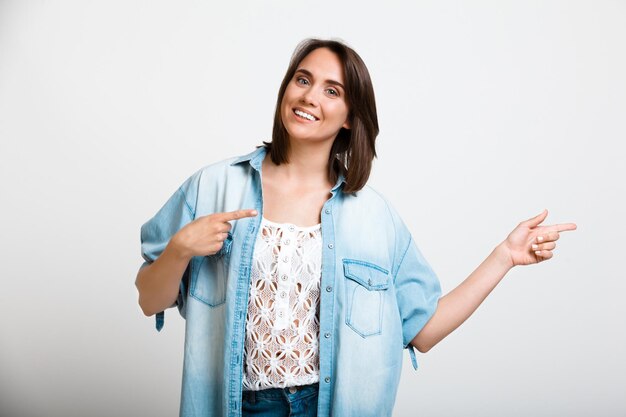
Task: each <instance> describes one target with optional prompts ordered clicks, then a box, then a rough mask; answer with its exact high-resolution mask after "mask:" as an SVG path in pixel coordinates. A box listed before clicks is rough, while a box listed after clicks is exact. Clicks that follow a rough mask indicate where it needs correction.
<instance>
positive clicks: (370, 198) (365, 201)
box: [343, 185, 401, 223]
mask: <svg viewBox="0 0 626 417" xmlns="http://www.w3.org/2000/svg"><path fill="white" fill-rule="evenodd" d="M343 201H344V204H349V205H354V206H356V207H359V208H360V209H362V210H363V209H365V208H367V211H369V212H371V213H372V215H374V216H377V217H378V218H380V216H384V217H385V218H388V219H389V220H390V221H393V222H394V223H397V222H401V219H400V216H399V215H398V212H397V211H396V210H395V208H394V207H393V205H392V204H391V203H390V202H389V200H388V199H387V198H386V197H385V196H384V195H383V194H382V193H380V192H379V191H378V190H376V189H375V188H373V187H371V186H369V185H365V186H364V187H363V188H362V189H361V190H359V191H357V192H355V193H350V194H346V193H343Z"/></svg>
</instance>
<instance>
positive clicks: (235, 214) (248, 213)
mask: <svg viewBox="0 0 626 417" xmlns="http://www.w3.org/2000/svg"><path fill="white" fill-rule="evenodd" d="M257 214H258V212H257V211H256V210H254V209H242V210H235V211H229V212H226V213H222V216H221V218H222V220H223V221H225V222H228V221H230V220H237V219H243V218H244V217H254V216H256V215H257Z"/></svg>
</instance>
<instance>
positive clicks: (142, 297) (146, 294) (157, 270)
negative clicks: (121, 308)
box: [135, 209, 257, 316]
mask: <svg viewBox="0 0 626 417" xmlns="http://www.w3.org/2000/svg"><path fill="white" fill-rule="evenodd" d="M256 215H257V212H256V210H250V209H247V210H237V211H232V212H228V213H215V214H211V215H208V216H202V217H199V218H197V219H196V220H194V221H192V222H191V223H188V224H187V225H186V226H184V227H183V228H182V229H180V230H179V231H178V232H177V233H176V234H175V235H174V236H173V237H172V238H171V239H170V241H169V243H168V244H167V246H166V247H165V249H164V250H163V253H161V254H160V256H159V257H158V258H157V259H156V260H155V261H154V262H153V263H151V264H149V265H147V266H144V267H143V268H141V269H140V270H139V272H138V273H137V279H136V280H135V285H136V287H137V290H138V291H139V305H140V307H141V310H142V311H143V312H144V314H145V315H146V316H151V315H153V314H156V313H158V312H160V311H163V310H165V309H166V308H169V307H171V306H172V305H173V304H174V302H175V301H176V297H177V296H178V287H179V285H180V280H181V279H182V277H183V274H184V272H185V269H186V268H187V265H189V262H190V261H191V258H193V257H194V256H210V255H214V254H215V253H217V252H218V251H219V250H220V249H221V248H222V245H223V244H224V240H225V239H226V237H227V236H228V232H229V231H230V230H231V228H232V226H231V225H230V223H229V221H231V220H237V219H241V218H244V217H254V216H256Z"/></svg>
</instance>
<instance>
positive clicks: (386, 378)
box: [141, 147, 441, 417]
mask: <svg viewBox="0 0 626 417" xmlns="http://www.w3.org/2000/svg"><path fill="white" fill-rule="evenodd" d="M265 153H266V149H265V148H264V147H260V148H257V149H256V150H255V151H254V152H252V153H250V154H248V155H245V156H242V157H239V158H232V159H228V160H225V161H222V162H218V163H215V164H212V165H209V166H207V167H205V168H203V169H201V170H200V171H198V172H196V173H195V174H194V175H192V176H191V177H190V178H189V179H188V180H187V181H185V183H184V184H183V185H182V186H181V187H180V188H179V189H178V190H177V191H176V193H175V194H174V195H173V196H172V197H171V198H170V199H169V200H168V201H167V202H166V203H165V205H164V206H163V207H162V208H161V210H159V212H158V213H157V214H156V215H155V216H154V217H153V218H152V219H151V220H149V221H148V222H147V223H145V224H144V225H143V226H142V228H141V241H142V255H143V257H144V259H145V260H146V263H150V262H153V261H154V260H155V259H156V258H157V257H158V256H159V255H160V254H161V253H162V252H163V250H164V249H165V247H166V245H167V243H168V242H169V240H170V238H171V237H172V236H173V235H174V234H175V233H176V232H177V231H178V230H179V229H180V228H181V227H183V226H184V225H185V224H187V223H189V222H191V221H192V220H194V219H196V218H198V217H200V216H205V215H208V214H212V213H217V212H227V211H233V210H238V209H244V208H245V209H247V208H255V209H257V210H258V212H259V214H258V215H257V216H256V217H249V218H244V219H240V220H236V221H233V222H231V224H232V226H233V227H232V229H231V231H230V232H229V234H228V237H227V239H226V241H225V242H224V245H223V247H222V249H221V250H220V251H219V252H218V253H216V254H215V255H211V256H205V257H194V258H192V260H191V261H190V263H189V266H188V267H187V270H186V271H185V273H184V276H183V279H182V280H181V284H180V292H179V295H178V299H177V301H176V305H177V307H178V309H179V311H180V313H181V315H182V316H183V317H185V319H186V329H185V349H184V352H185V357H184V368H183V382H182V392H181V405H180V415H181V416H184V417H188V416H189V417H190V416H240V415H241V396H242V377H243V376H242V375H243V363H244V357H243V355H244V338H245V325H246V310H247V305H248V290H249V286H250V270H251V264H252V254H253V251H254V244H255V240H256V235H257V232H258V230H259V225H260V222H261V217H262V213H263V198H262V188H261V163H262V161H263V159H264V157H265ZM343 183H344V178H343V177H340V178H339V179H338V181H337V183H336V184H335V186H334V187H333V188H332V190H331V194H332V196H331V197H330V198H329V199H328V200H327V201H326V202H325V203H324V206H323V208H322V211H321V231H322V240H323V242H322V244H323V246H322V275H321V286H320V289H321V291H320V306H319V314H320V316H319V318H320V333H319V375H320V382H319V396H318V415H319V416H330V415H333V416H343V417H348V416H355V417H356V416H359V417H363V416H377V417H379V416H388V415H389V416H390V415H391V413H392V408H393V405H394V402H395V397H396V392H397V388H398V383H399V380H400V372H401V369H402V352H403V349H404V348H408V349H409V353H410V355H411V359H412V361H413V366H414V367H416V362H415V354H414V351H413V347H412V346H411V345H409V342H411V340H412V339H413V338H414V337H415V336H416V335H417V333H418V332H419V331H420V330H421V329H422V327H423V326H424V325H425V324H426V322H427V321H428V320H429V319H430V317H431V316H432V314H433V313H434V311H435V309H436V307H437V301H438V299H439V296H440V293H441V290H440V286H439V281H438V279H437V277H436V275H435V273H434V272H433V270H432V269H431V268H430V266H429V265H428V263H427V262H426V260H425V259H424V258H423V256H422V255H421V253H420V251H419V250H418V248H417V246H416V244H415V242H414V241H413V239H412V237H411V234H410V232H409V231H408V229H407V228H406V226H405V225H404V223H403V222H402V220H401V219H400V217H399V216H398V214H397V213H396V212H395V211H394V209H393V208H392V207H391V206H390V205H389V203H388V202H387V201H386V200H385V199H384V198H383V197H382V196H381V195H380V194H378V193H377V192H376V191H374V190H373V189H372V188H371V187H369V186H365V187H364V188H363V189H362V190H360V191H358V192H356V193H351V194H347V193H344V192H343V191H342V185H343ZM162 326H163V313H159V314H157V329H159V330H160V328H161V327H162Z"/></svg>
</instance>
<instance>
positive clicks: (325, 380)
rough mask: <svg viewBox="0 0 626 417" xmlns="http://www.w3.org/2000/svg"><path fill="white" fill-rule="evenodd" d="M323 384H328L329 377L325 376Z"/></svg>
mask: <svg viewBox="0 0 626 417" xmlns="http://www.w3.org/2000/svg"><path fill="white" fill-rule="evenodd" d="M324 382H326V383H327V384H328V383H329V382H330V377H329V376H327V377H326V378H324Z"/></svg>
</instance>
